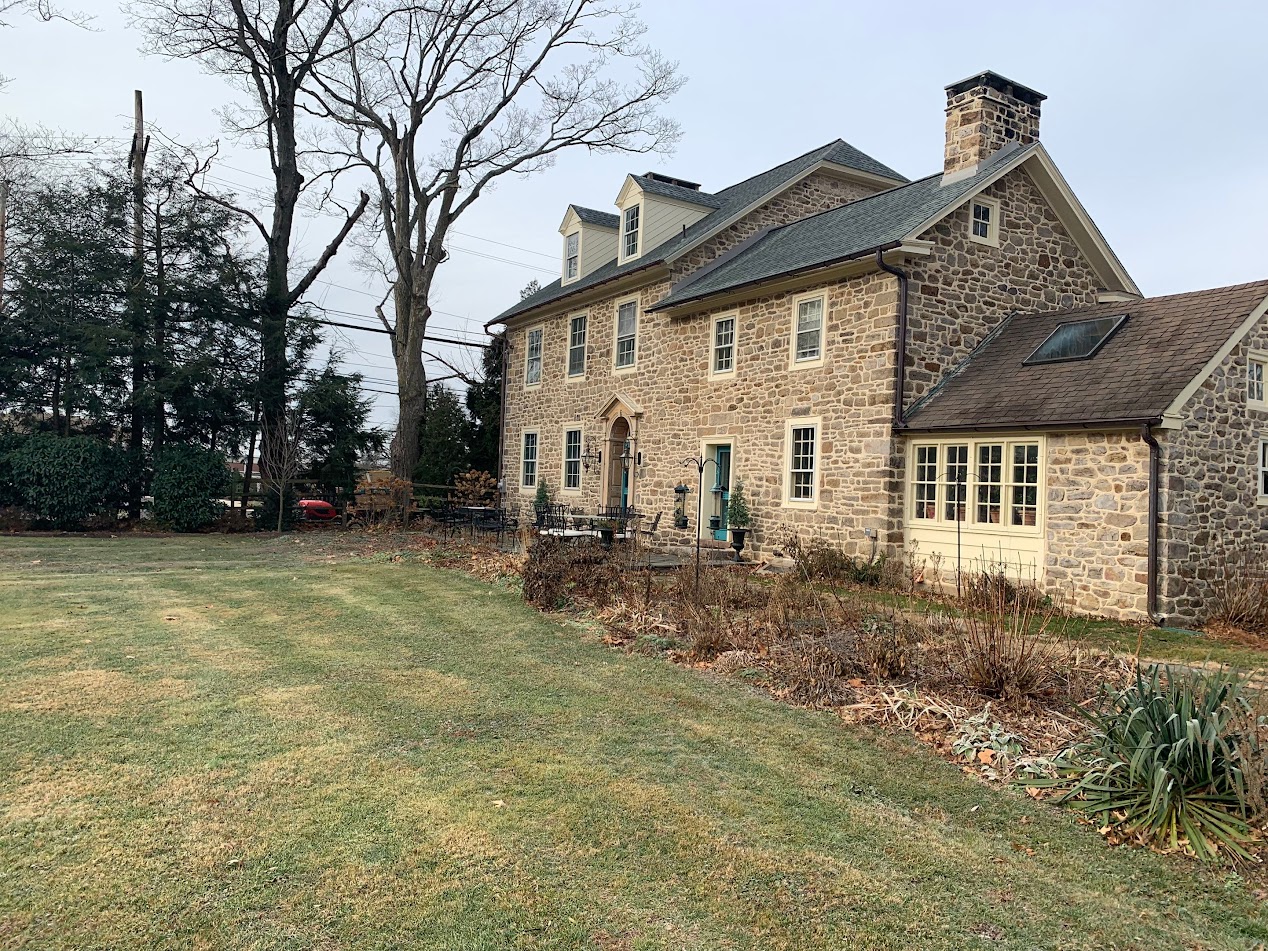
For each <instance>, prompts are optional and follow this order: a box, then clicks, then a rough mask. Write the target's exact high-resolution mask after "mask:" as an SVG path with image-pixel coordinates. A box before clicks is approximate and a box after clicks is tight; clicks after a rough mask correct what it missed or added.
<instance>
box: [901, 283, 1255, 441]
mask: <svg viewBox="0 0 1268 951" xmlns="http://www.w3.org/2000/svg"><path fill="white" fill-rule="evenodd" d="M1265 297H1268V281H1258V282H1256V283H1253V284H1239V285H1237V286H1234V287H1219V288H1215V289H1213V290H1206V291H1194V292H1192V293H1189V294H1175V295H1172V296H1169V297H1153V298H1147V299H1144V300H1139V301H1129V302H1127V303H1121V302H1120V303H1112V304H1098V305H1096V306H1095V307H1089V308H1085V309H1081V310H1076V311H1066V312H1064V313H1052V314H1025V315H1014V316H1011V317H1009V318H1007V320H1006V321H1005V322H1004V323H1003V324H1001V326H1000V327H999V328H997V329H996V331H995V332H994V333H992V334H991V335H989V336H988V337H987V339H986V340H985V341H984V342H983V343H982V344H981V346H979V347H978V348H977V350H975V351H974V352H973V353H972V354H971V355H970V356H969V358H968V359H967V360H965V361H964V362H963V363H962V364H960V366H959V367H957V368H956V369H955V370H953V371H952V373H951V374H949V375H948V376H947V378H946V379H945V380H944V381H943V382H942V383H940V384H939V385H938V387H936V388H935V389H934V390H933V391H932V392H931V393H930V394H929V395H928V396H927V397H925V399H924V400H922V401H921V402H920V403H917V404H916V405H915V406H914V407H912V409H911V410H910V411H909V413H908V417H907V424H908V427H909V428H911V429H916V430H936V429H964V428H973V427H992V428H996V427H1004V426H1036V425H1057V424H1061V423H1067V422H1073V423H1075V424H1094V423H1102V424H1103V423H1110V422H1115V421H1122V420H1147V419H1157V418H1158V417H1160V416H1161V415H1162V414H1163V412H1164V411H1165V410H1166V409H1167V407H1168V406H1170V405H1171V403H1172V401H1173V400H1174V399H1175V398H1176V397H1177V396H1179V395H1180V392H1181V391H1182V390H1183V389H1184V388H1185V386H1187V385H1188V384H1189V382H1190V381H1191V380H1193V378H1194V377H1196V376H1197V375H1198V373H1199V372H1200V371H1201V369H1202V367H1203V366H1205V364H1206V362H1207V361H1208V360H1210V359H1211V357H1212V356H1214V355H1215V353H1216V351H1218V350H1219V348H1220V347H1221V346H1222V345H1223V344H1224V342H1225V341H1226V340H1228V338H1229V337H1230V336H1232V334H1233V332H1234V331H1235V330H1236V329H1237V328H1238V326H1239V325H1240V324H1241V323H1242V321H1244V320H1245V319H1246V318H1247V317H1248V316H1249V315H1250V313H1251V311H1253V310H1254V309H1255V307H1256V306H1258V305H1259V304H1260V303H1261V302H1262V301H1263V300H1264V298H1265ZM1115 314H1127V315H1128V318H1127V322H1126V323H1124V324H1123V325H1122V327H1120V328H1119V330H1118V332H1117V333H1115V334H1114V335H1113V336H1112V337H1110V339H1109V340H1108V341H1106V343H1105V344H1104V346H1102V347H1101V349H1100V350H1098V351H1097V352H1096V353H1095V354H1093V356H1092V357H1090V358H1089V359H1086V360H1074V361H1070V362H1068V363H1043V364H1035V365H1032V366H1026V365H1025V364H1024V363H1023V362H1022V361H1024V360H1025V359H1026V358H1027V357H1028V356H1030V354H1031V353H1033V352H1034V350H1035V348H1036V347H1038V346H1039V344H1041V343H1043V341H1044V340H1045V339H1047V337H1048V335H1049V334H1050V333H1051V332H1052V331H1053V329H1054V328H1056V327H1057V326H1058V325H1059V324H1062V323H1067V322H1069V321H1072V320H1083V319H1086V318H1088V317H1108V316H1111V315H1115Z"/></svg>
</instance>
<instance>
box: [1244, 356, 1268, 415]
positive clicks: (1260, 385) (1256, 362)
mask: <svg viewBox="0 0 1268 951" xmlns="http://www.w3.org/2000/svg"><path fill="white" fill-rule="evenodd" d="M1246 366H1247V375H1246V402H1247V403H1249V404H1250V405H1251V407H1252V408H1253V409H1268V402H1266V401H1265V400H1264V367H1268V353H1251V355H1250V361H1249V362H1248V363H1247V365H1246Z"/></svg>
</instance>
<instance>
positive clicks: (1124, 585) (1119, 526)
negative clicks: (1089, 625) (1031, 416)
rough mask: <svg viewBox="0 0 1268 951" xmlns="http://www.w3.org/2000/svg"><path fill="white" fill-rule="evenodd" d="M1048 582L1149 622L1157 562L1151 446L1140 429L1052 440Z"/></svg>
mask: <svg viewBox="0 0 1268 951" xmlns="http://www.w3.org/2000/svg"><path fill="white" fill-rule="evenodd" d="M1047 446H1048V471H1047V487H1048V492H1047V521H1046V525H1045V540H1046V548H1045V553H1044V579H1043V587H1044V589H1045V590H1047V591H1049V592H1050V593H1052V594H1053V596H1054V597H1064V598H1066V599H1068V601H1069V602H1070V604H1071V606H1072V607H1073V608H1074V609H1076V610H1078V611H1082V612H1086V613H1090V614H1103V615H1105V616H1107V617H1114V618H1121V619H1124V620H1136V621H1138V620H1143V619H1144V617H1145V616H1146V612H1147V601H1146V596H1147V591H1148V587H1147V586H1148V580H1149V578H1148V574H1147V572H1148V567H1149V558H1148V555H1149V447H1148V445H1146V443H1145V442H1144V441H1143V440H1142V439H1141V438H1140V436H1139V434H1134V433H1095V432H1086V433H1062V434H1057V435H1051V436H1049V437H1048V438H1047Z"/></svg>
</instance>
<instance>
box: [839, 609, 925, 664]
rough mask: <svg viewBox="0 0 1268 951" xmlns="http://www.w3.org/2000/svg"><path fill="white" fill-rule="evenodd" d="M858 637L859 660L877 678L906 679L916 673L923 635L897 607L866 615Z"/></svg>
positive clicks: (856, 639) (856, 638)
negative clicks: (888, 610) (878, 613)
mask: <svg viewBox="0 0 1268 951" xmlns="http://www.w3.org/2000/svg"><path fill="white" fill-rule="evenodd" d="M855 641H856V643H857V648H858V657H859V662H860V663H861V664H862V666H863V668H864V669H865V670H866V671H867V673H869V674H871V675H872V678H873V679H875V680H896V679H905V678H908V677H911V676H913V675H914V674H915V672H916V662H917V659H918V656H919V650H920V636H919V633H918V632H917V630H916V628H915V625H913V624H912V623H911V622H910V621H908V620H907V619H906V618H904V617H903V616H902V615H900V614H899V613H898V612H897V611H893V612H891V613H890V614H888V615H885V616H879V617H878V616H876V615H871V616H868V617H865V618H864V619H863V621H862V623H861V624H860V625H859V627H858V633H857V635H856V636H855Z"/></svg>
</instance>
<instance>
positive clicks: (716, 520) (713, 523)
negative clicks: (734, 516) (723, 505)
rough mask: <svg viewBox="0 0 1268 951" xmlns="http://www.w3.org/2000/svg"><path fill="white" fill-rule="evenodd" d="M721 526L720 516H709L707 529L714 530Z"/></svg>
mask: <svg viewBox="0 0 1268 951" xmlns="http://www.w3.org/2000/svg"><path fill="white" fill-rule="evenodd" d="M721 527H722V516H721V515H710V516H709V531H711V532H716V531H717V530H718V529H720V528H721Z"/></svg>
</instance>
